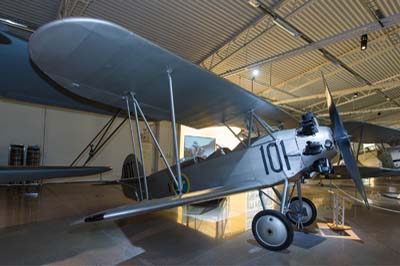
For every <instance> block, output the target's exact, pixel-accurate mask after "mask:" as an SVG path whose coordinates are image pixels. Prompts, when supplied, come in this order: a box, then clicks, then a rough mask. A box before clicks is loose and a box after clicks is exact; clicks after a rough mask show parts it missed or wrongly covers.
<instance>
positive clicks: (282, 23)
mask: <svg viewBox="0 0 400 266" xmlns="http://www.w3.org/2000/svg"><path fill="white" fill-rule="evenodd" d="M272 22H273V23H274V24H275V25H276V26H278V27H279V28H281V29H283V30H284V31H286V32H287V33H289V34H290V35H292V36H293V37H299V36H300V35H301V34H300V33H299V32H298V31H297V30H295V29H294V28H293V27H292V26H290V25H289V24H287V23H286V22H285V21H284V20H282V19H280V18H275V19H274V20H273V21H272Z"/></svg>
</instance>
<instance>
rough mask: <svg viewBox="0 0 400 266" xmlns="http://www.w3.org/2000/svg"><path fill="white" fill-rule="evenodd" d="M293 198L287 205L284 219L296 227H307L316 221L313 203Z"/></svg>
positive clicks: (304, 199)
mask: <svg viewBox="0 0 400 266" xmlns="http://www.w3.org/2000/svg"><path fill="white" fill-rule="evenodd" d="M301 200H302V202H301V201H300V198H299V197H293V198H292V199H291V201H290V203H289V208H288V210H287V212H286V217H287V218H288V219H289V221H290V222H291V223H293V224H295V225H296V226H297V227H300V228H301V227H303V226H309V225H311V224H312V223H313V222H314V221H315V219H317V208H316V207H315V205H314V203H313V202H312V201H311V200H309V199H307V198H304V197H303V198H301Z"/></svg>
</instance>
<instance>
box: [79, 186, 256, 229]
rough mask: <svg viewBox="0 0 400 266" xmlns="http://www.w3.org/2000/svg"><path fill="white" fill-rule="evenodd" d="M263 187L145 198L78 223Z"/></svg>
mask: <svg viewBox="0 0 400 266" xmlns="http://www.w3.org/2000/svg"><path fill="white" fill-rule="evenodd" d="M258 188H261V184H260V183H259V182H256V181H250V182H245V183H239V184H236V185H232V186H221V187H215V188H211V189H205V190H201V191H196V192H191V193H186V194H183V195H182V196H171V197H165V198H160V199H154V200H144V201H141V202H139V203H132V204H128V205H124V206H121V207H119V208H114V209H109V210H105V211H102V212H99V213H95V214H93V215H90V216H87V217H85V218H84V219H83V220H81V221H78V222H77V223H90V222H99V221H104V220H115V219H120V218H125V217H129V216H135V215H139V214H144V213H148V212H154V211H159V210H164V209H169V208H173V207H177V206H182V205H187V204H191V203H200V202H204V201H209V200H214V199H218V198H221V197H224V196H227V195H231V194H236V193H241V192H245V191H250V190H255V189H258Z"/></svg>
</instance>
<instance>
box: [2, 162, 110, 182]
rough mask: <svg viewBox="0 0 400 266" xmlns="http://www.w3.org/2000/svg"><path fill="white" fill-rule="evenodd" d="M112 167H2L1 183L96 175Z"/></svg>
mask: <svg viewBox="0 0 400 266" xmlns="http://www.w3.org/2000/svg"><path fill="white" fill-rule="evenodd" d="M110 170H111V168H110V167H105V166H91V167H67V166H37V167H22V166H21V167H19V166H18V167H16V166H7V167H0V184H7V183H10V182H21V181H33V180H39V179H49V178H60V177H78V176H88V175H95V174H100V173H104V172H107V171H110Z"/></svg>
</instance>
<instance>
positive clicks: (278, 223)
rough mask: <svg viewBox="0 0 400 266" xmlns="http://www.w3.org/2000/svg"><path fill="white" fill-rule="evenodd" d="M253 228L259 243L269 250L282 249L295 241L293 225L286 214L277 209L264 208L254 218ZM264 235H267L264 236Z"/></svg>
mask: <svg viewBox="0 0 400 266" xmlns="http://www.w3.org/2000/svg"><path fill="white" fill-rule="evenodd" d="M251 230H252V232H253V236H254V238H255V239H256V241H257V242H258V244H260V245H261V246H262V247H264V248H266V249H269V250H273V251H280V250H283V249H286V248H287V247H289V246H290V244H292V242H293V228H292V225H291V224H290V222H289V220H288V219H287V218H286V217H285V215H283V214H282V213H280V212H278V211H275V210H263V211H260V212H259V213H257V214H256V216H254V218H253V222H252V224H251ZM263 235H265V236H266V237H264V238H263ZM267 237H268V238H269V237H271V239H267ZM274 237H275V238H276V241H275V240H274V239H273V238H274Z"/></svg>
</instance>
